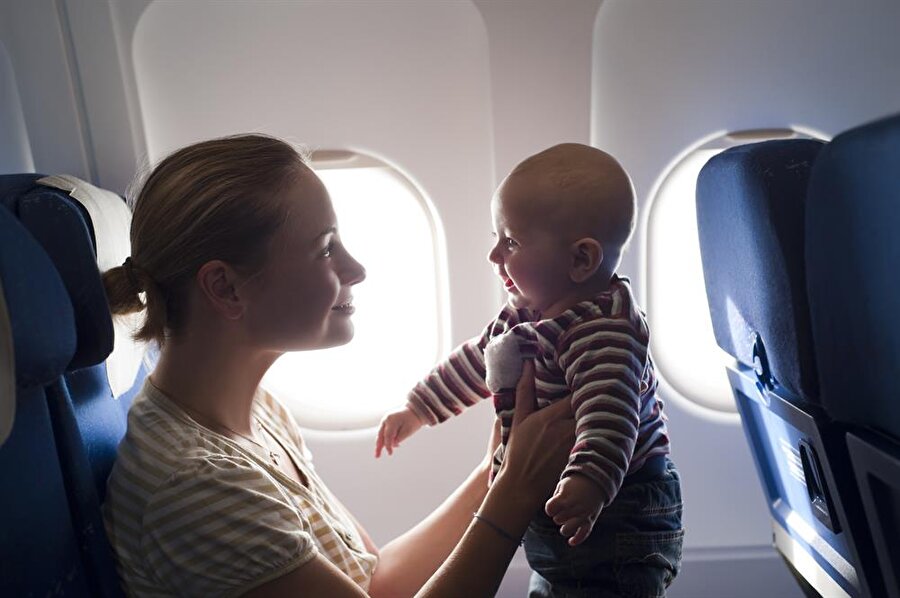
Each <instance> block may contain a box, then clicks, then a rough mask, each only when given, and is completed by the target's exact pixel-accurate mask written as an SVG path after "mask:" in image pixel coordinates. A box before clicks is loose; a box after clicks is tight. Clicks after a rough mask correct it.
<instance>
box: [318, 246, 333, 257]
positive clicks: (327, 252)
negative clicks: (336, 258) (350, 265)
mask: <svg viewBox="0 0 900 598" xmlns="http://www.w3.org/2000/svg"><path fill="white" fill-rule="evenodd" d="M333 251H334V243H329V244H328V245H326V246H325V249H323V250H322V253H321V255H322V257H331V253H332V252H333Z"/></svg>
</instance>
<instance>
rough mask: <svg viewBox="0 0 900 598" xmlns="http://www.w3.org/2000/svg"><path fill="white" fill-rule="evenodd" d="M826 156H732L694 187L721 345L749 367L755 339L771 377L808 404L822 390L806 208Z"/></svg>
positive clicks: (802, 143) (790, 147)
mask: <svg viewBox="0 0 900 598" xmlns="http://www.w3.org/2000/svg"><path fill="white" fill-rule="evenodd" d="M821 148H822V143H821V142H819V141H815V140H811V139H810V140H782V141H767V142H764V143H756V144H750V145H742V146H739V147H733V148H731V149H728V150H725V151H724V152H722V153H721V154H719V155H717V156H715V157H714V158H713V159H712V160H710V161H709V162H708V163H707V164H706V166H704V167H703V170H702V172H701V173H700V176H699V178H698V179H697V201H698V204H697V226H698V230H699V234H700V238H701V243H702V245H703V246H704V248H706V249H707V250H705V251H703V253H702V259H703V272H704V276H705V278H706V283H707V284H706V293H707V298H708V299H709V310H710V315H711V316H712V322H713V331H714V333H715V337H716V342H717V343H718V344H719V346H720V347H721V348H722V349H724V350H725V351H727V352H728V353H729V354H730V355H732V356H733V357H735V358H736V359H737V360H738V361H740V362H742V363H745V364H748V365H752V364H753V345H754V342H753V338H752V336H753V333H754V332H755V333H758V334H759V336H760V337H762V340H763V343H764V345H765V348H766V352H767V354H768V361H769V367H770V369H771V373H772V375H773V376H774V377H775V379H776V380H777V381H778V382H779V383H780V384H781V385H783V386H784V387H786V388H788V389H790V390H791V391H792V392H793V393H795V394H797V395H799V396H806V397H812V396H816V387H817V384H818V383H817V378H816V366H815V360H814V358H813V354H812V338H811V335H810V325H809V306H808V304H807V300H806V278H805V276H804V272H803V271H804V265H803V217H804V216H803V213H804V211H803V201H804V199H805V197H806V184H807V180H808V177H809V170H810V167H811V165H812V163H813V161H814V160H815V158H816V155H817V154H818V153H819V150H820V149H821ZM711 282H712V283H714V284H710V283H711Z"/></svg>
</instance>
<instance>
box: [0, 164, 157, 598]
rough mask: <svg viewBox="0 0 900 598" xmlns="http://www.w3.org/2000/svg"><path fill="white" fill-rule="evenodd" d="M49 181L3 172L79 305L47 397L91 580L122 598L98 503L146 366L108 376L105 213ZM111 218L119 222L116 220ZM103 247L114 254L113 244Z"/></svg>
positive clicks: (10, 201)
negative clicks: (61, 367)
mask: <svg viewBox="0 0 900 598" xmlns="http://www.w3.org/2000/svg"><path fill="white" fill-rule="evenodd" d="M25 176H27V177H29V178H30V181H29V180H28V179H27V178H23V177H25ZM54 179H55V178H54ZM47 180H48V177H43V176H42V175H14V176H12V177H0V197H2V198H3V202H4V203H5V204H6V206H7V207H8V208H10V209H11V210H12V211H13V212H14V213H15V214H16V215H17V216H18V217H19V219H20V221H21V222H22V223H23V224H25V225H26V227H28V228H29V230H30V232H31V233H32V235H33V236H34V237H35V238H36V239H37V240H38V241H39V242H40V243H41V244H42V245H43V246H44V250H45V251H46V252H47V253H48V255H49V256H50V258H51V259H52V260H53V262H54V265H55V266H56V268H57V270H58V271H59V273H60V275H61V278H62V281H63V283H64V285H65V286H66V289H67V291H68V293H69V297H70V299H71V302H72V305H73V307H74V311H75V314H76V338H77V347H76V351H75V354H74V357H73V359H72V361H71V363H70V364H69V366H68V368H67V370H66V374H65V377H64V379H63V380H60V381H56V382H55V383H53V384H51V385H50V386H49V387H48V389H47V395H48V400H49V406H50V410H51V416H52V419H53V422H54V429H55V434H56V437H57V442H58V443H59V445H60V447H62V449H63V450H61V452H60V461H61V463H62V468H63V473H64V476H65V480H66V486H67V490H68V494H69V501H70V504H71V506H72V511H73V517H74V518H75V522H76V532H77V533H78V534H79V536H80V538H81V540H82V541H81V544H82V549H83V551H84V554H85V560H86V562H87V563H88V566H89V570H90V574H91V576H92V579H93V581H94V583H95V584H97V585H98V586H99V590H98V591H97V595H100V596H120V595H122V594H121V588H120V583H119V580H118V576H117V574H116V572H115V563H114V560H113V556H112V551H111V549H110V546H109V543H108V540H107V538H106V534H105V531H104V527H103V520H102V515H101V511H100V505H101V503H102V500H103V498H104V496H105V492H106V480H107V478H108V476H109V472H110V471H111V469H112V464H113V461H114V460H115V457H116V451H117V448H118V444H119V442H120V441H121V439H122V437H123V436H124V434H125V428H126V423H127V409H128V406H129V405H130V401H131V398H132V397H133V396H134V394H135V393H136V391H137V389H138V388H139V387H140V385H141V384H142V382H143V378H144V377H145V376H146V367H145V366H143V365H142V364H141V365H140V366H139V367H138V368H137V371H135V369H134V368H133V367H130V368H128V369H127V371H129V372H131V375H132V378H131V379H130V380H129V383H130V384H129V385H128V386H129V387H128V388H124V386H125V385H122V384H121V379H120V380H119V381H118V384H119V385H120V386H123V388H118V389H117V388H116V384H117V381H116V380H115V379H113V377H112V376H111V375H110V372H111V368H113V367H115V364H113V363H112V361H113V359H114V357H115V355H114V354H113V355H110V353H111V352H113V351H114V346H115V347H118V346H119V345H120V343H121V341H122V340H123V339H121V338H120V337H119V336H117V334H118V333H119V331H118V330H116V329H115V326H114V324H113V321H112V319H111V317H110V313H109V308H108V306H107V302H106V294H105V292H104V290H103V285H102V282H101V279H100V270H99V268H98V260H100V258H101V257H103V256H102V255H101V254H102V252H103V251H104V245H103V237H102V233H103V231H102V230H100V227H97V226H95V224H94V222H95V221H96V220H98V219H102V218H103V217H104V215H103V214H102V213H101V214H100V216H99V218H97V217H95V218H94V219H93V220H92V218H91V214H90V212H89V210H88V209H87V208H86V207H85V205H84V204H83V203H82V201H81V200H80V199H77V198H74V196H70V195H69V193H68V192H66V191H61V190H59V189H58V188H56V187H50V186H47V184H46V181H47ZM72 181H77V179H72ZM28 182H30V185H27V184H26V183H28ZM56 182H59V181H58V180H57V181H56ZM77 183H78V184H82V183H83V182H81V181H77ZM67 184H68V183H67ZM84 185H87V184H86V183H84ZM10 190H13V191H14V192H10ZM69 191H72V192H74V190H69ZM110 195H113V197H114V201H115V202H116V203H118V204H119V206H118V207H121V209H124V210H125V211H127V208H126V207H125V206H124V203H122V201H121V198H119V197H118V196H115V195H114V194H110ZM92 207H94V208H96V207H97V206H92ZM118 207H113V208H112V209H113V210H115V209H118ZM107 219H110V218H109V217H107ZM111 220H112V222H113V223H116V222H117V221H116V219H115V218H111ZM118 224H120V225H123V226H124V227H125V233H124V234H125V235H127V231H128V223H127V222H125V223H124V224H123V223H122V222H118ZM95 248H96V249H95ZM105 249H106V251H107V252H108V251H109V247H108V244H107V246H106V247H105ZM107 257H108V256H107ZM123 259H124V257H122V258H121V259H120V260H119V263H121V261H122V260H123ZM124 340H125V341H127V340H128V339H127V338H126V339H124ZM126 349H128V347H127V343H126ZM126 353H128V351H126ZM131 353H133V350H132V351H131ZM108 356H109V357H108ZM107 357H108V359H107ZM126 357H128V355H127V354H126ZM104 360H107V361H106V362H104ZM132 361H133V360H132ZM120 370H122V368H120Z"/></svg>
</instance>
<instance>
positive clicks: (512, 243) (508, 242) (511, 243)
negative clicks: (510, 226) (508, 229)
mask: <svg viewBox="0 0 900 598" xmlns="http://www.w3.org/2000/svg"><path fill="white" fill-rule="evenodd" d="M504 242H505V243H506V248H507V249H514V248H516V247H518V246H519V244H518V243H516V242H515V241H514V240H513V239H510V238H509V237H507V238H506V239H504Z"/></svg>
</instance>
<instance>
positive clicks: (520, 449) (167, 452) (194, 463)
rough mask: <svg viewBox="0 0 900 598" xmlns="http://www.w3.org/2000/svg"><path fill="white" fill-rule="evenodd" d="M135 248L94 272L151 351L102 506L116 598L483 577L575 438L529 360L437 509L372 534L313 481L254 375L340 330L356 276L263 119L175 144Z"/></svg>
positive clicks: (435, 591)
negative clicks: (155, 349)
mask: <svg viewBox="0 0 900 598" xmlns="http://www.w3.org/2000/svg"><path fill="white" fill-rule="evenodd" d="M131 244H132V257H131V258H129V259H128V260H126V261H125V263H124V264H123V265H122V266H120V267H116V268H113V269H111V270H109V271H108V272H106V273H105V274H104V284H105V285H106V289H107V295H108V297H109V302H110V308H111V310H112V312H113V313H114V314H124V313H132V312H136V311H141V310H146V322H145V324H144V326H143V327H142V328H141V329H140V330H139V331H138V333H137V337H138V338H140V339H143V340H147V341H155V342H157V343H159V345H160V351H161V353H160V360H159V364H158V366H157V367H156V369H155V370H154V372H153V373H152V374H151V375H150V376H149V377H148V379H147V381H146V383H145V384H144V387H143V389H142V391H141V392H140V393H139V395H138V396H137V397H136V398H135V401H134V403H133V405H132V408H131V411H130V412H129V419H128V432H127V434H126V436H125V439H124V440H123V442H122V444H121V445H120V447H119V454H118V459H117V461H116V464H115V466H114V468H113V471H112V474H111V475H110V479H109V483H108V486H109V489H108V494H107V502H106V503H105V504H104V516H105V523H106V528H107V532H108V534H109V537H110V541H111V543H112V546H113V548H114V550H115V553H116V557H117V560H118V566H119V572H120V575H121V577H122V579H123V582H124V585H125V588H126V590H127V591H128V593H129V594H131V595H136V596H168V595H191V596H218V595H223V596H229V595H246V596H253V597H268V596H299V595H302V596H322V597H326V596H327V597H341V596H366V595H371V596H390V597H392V598H393V597H397V596H409V595H413V594H415V593H417V592H418V594H419V595H421V596H459V595H469V596H487V595H492V594H493V593H494V592H495V591H496V588H497V586H498V585H499V582H500V580H501V578H502V575H503V572H504V571H505V569H506V567H507V565H508V563H509V560H510V559H511V558H512V555H513V553H514V552H515V549H516V547H517V544H518V540H519V538H521V536H522V535H523V534H524V531H525V528H526V527H527V524H528V521H529V520H530V519H531V518H532V516H533V515H534V513H535V512H536V511H537V509H539V508H541V504H542V501H543V499H544V498H545V497H546V496H548V495H549V493H550V491H551V490H552V487H553V485H554V483H555V479H556V478H557V477H558V475H559V472H560V470H561V469H562V466H563V464H564V463H565V459H566V455H567V453H568V447H570V446H571V444H572V441H573V436H572V427H573V425H572V422H571V415H570V414H569V413H568V408H567V407H566V406H565V405H563V406H562V407H561V408H555V409H550V408H548V409H544V410H542V411H541V412H539V413H534V414H532V413H531V412H532V411H533V377H529V376H533V374H532V373H530V370H527V372H529V373H527V374H526V375H525V376H523V379H522V382H520V390H519V392H518V401H519V403H521V404H520V405H519V407H517V418H516V421H515V422H514V425H513V433H512V440H511V442H510V445H509V453H508V454H509V456H508V457H507V464H506V465H505V467H504V470H503V471H502V472H501V474H500V475H499V476H498V477H497V478H496V480H495V481H494V483H493V484H492V485H491V487H490V490H488V487H487V479H488V469H489V458H488V456H489V455H490V454H491V453H492V447H489V450H488V456H486V458H485V460H484V461H483V462H482V463H481V464H480V465H479V466H478V467H477V468H476V469H475V471H473V472H472V474H471V475H470V476H469V477H468V478H467V479H466V480H465V481H464V482H463V483H462V485H461V486H460V487H459V489H457V490H456V491H455V492H454V493H453V494H452V495H451V496H450V497H449V498H448V499H447V500H446V501H445V502H444V503H443V504H442V505H441V506H440V507H438V509H437V510H435V512H434V513H432V514H431V515H430V516H429V517H428V518H426V519H425V520H424V521H423V522H421V523H420V524H419V525H418V526H416V527H415V528H413V529H412V530H410V531H409V532H407V533H406V534H404V535H402V536H400V537H399V538H397V539H396V540H394V541H392V542H390V543H388V544H387V545H386V546H384V547H383V548H381V549H378V548H376V547H375V545H374V544H373V542H372V541H371V539H370V538H369V536H368V535H367V534H366V532H365V530H364V529H363V528H362V526H361V525H359V523H358V522H357V521H356V520H355V519H353V517H352V515H350V513H349V512H348V511H347V510H346V509H345V508H344V507H343V505H341V503H340V502H339V501H338V500H337V498H335V497H334V496H333V495H332V494H331V493H330V492H329V491H328V489H327V488H326V486H325V485H324V483H323V482H322V481H321V480H320V479H319V477H318V475H317V474H316V472H315V471H314V469H313V468H312V466H311V461H310V459H311V457H310V455H309V453H308V451H307V450H306V448H305V446H304V444H303V440H302V438H301V437H300V435H299V433H298V430H297V427H296V424H295V423H294V422H293V420H292V418H291V417H290V415H289V414H288V412H287V411H286V410H285V409H284V408H283V407H282V406H281V405H280V404H279V403H278V402H277V401H275V400H274V399H273V398H272V397H271V396H270V395H268V394H267V393H266V392H265V391H263V390H261V389H260V388H259V382H260V380H261V379H262V377H263V375H264V374H265V372H266V370H267V369H268V368H269V367H270V366H271V365H272V363H273V362H274V361H275V359H277V358H278V356H279V355H281V354H282V353H284V352H285V351H297V350H307V349H320V348H325V347H331V346H335V345H340V344H343V343H346V342H348V341H349V340H350V339H351V337H352V335H353V326H352V323H351V321H350V317H351V315H352V313H353V304H352V297H351V287H352V286H353V285H355V284H357V283H359V282H361V281H362V280H363V279H364V278H365V270H364V269H363V267H362V266H361V265H360V264H359V263H358V262H357V261H356V260H354V259H353V258H352V257H351V256H350V255H349V253H347V251H346V250H345V249H344V247H343V245H342V244H341V239H340V235H339V233H338V229H337V222H336V219H335V215H334V211H333V209H332V206H331V201H330V199H329V197H328V193H327V191H326V190H325V188H324V186H323V185H322V183H321V182H320V181H319V179H318V178H317V177H316V175H315V174H314V173H313V172H312V170H310V169H309V167H308V166H307V165H306V163H305V162H304V160H303V158H302V157H301V156H299V155H298V154H297V153H296V151H295V150H294V149H293V148H292V147H291V146H290V145H288V144H286V143H284V142H282V141H279V140H277V139H273V138H270V137H266V136H261V135H242V136H235V137H229V138H224V139H217V140H212V141H207V142H202V143H198V144H195V145H192V146H189V147H186V148H184V149H181V150H179V151H177V152H175V153H174V154H172V155H171V156H169V157H168V158H166V159H165V160H163V161H162V162H161V163H160V164H159V165H158V166H157V167H156V168H155V169H154V170H153V171H152V172H151V174H150V175H149V177H148V178H147V180H146V182H145V183H144V185H143V187H142V188H141V190H140V192H139V193H138V195H137V197H136V200H135V205H134V217H133V222H132V229H131ZM495 438H496V433H495ZM493 443H494V444H496V439H494V440H493ZM474 511H477V515H476V516H475V518H474V519H473V517H472V513H473V512H474ZM367 592H368V594H367Z"/></svg>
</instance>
